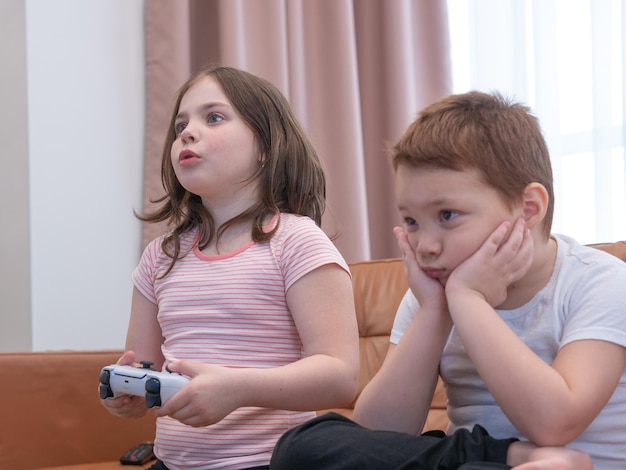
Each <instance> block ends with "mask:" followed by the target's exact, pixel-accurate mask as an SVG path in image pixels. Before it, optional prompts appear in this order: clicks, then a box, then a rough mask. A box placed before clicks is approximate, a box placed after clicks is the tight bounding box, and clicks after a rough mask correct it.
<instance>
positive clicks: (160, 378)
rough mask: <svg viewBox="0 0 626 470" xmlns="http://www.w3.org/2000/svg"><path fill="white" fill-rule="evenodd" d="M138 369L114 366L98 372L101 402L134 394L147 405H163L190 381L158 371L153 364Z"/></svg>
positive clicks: (145, 363)
mask: <svg viewBox="0 0 626 470" xmlns="http://www.w3.org/2000/svg"><path fill="white" fill-rule="evenodd" d="M140 364H141V367H133V366H121V365H119V364H113V365H110V366H106V367H103V368H102V370H101V371H100V387H99V393H100V398H101V399H103V400H104V399H106V398H111V397H119V396H122V395H135V396H141V397H145V399H146V406H147V407H148V408H152V407H154V406H162V405H163V404H164V403H165V402H166V401H167V400H169V399H170V398H171V397H172V395H174V394H175V393H176V392H177V391H178V390H180V389H181V388H182V387H183V386H184V385H185V384H187V383H188V382H189V379H188V378H187V377H185V376H183V375H180V374H177V373H172V372H158V371H156V370H153V369H152V368H151V366H152V364H153V363H152V362H150V361H142V362H141V363H140Z"/></svg>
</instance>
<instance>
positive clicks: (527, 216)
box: [522, 183, 549, 228]
mask: <svg viewBox="0 0 626 470" xmlns="http://www.w3.org/2000/svg"><path fill="white" fill-rule="evenodd" d="M548 201H549V196H548V191H547V190H546V188H545V187H544V186H543V185H542V184H540V183H530V184H529V185H528V186H526V189H524V194H523V196H522V204H523V210H524V220H525V221H526V226H527V227H529V228H530V227H534V226H535V225H539V224H541V222H543V219H544V218H545V216H546V211H547V210H548Z"/></svg>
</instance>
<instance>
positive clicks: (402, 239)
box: [393, 227, 447, 310]
mask: <svg viewBox="0 0 626 470" xmlns="http://www.w3.org/2000/svg"><path fill="white" fill-rule="evenodd" d="M393 233H394V235H395V236H396V240H397V241H398V247H400V251H401V252H402V263H403V264H404V272H405V276H406V279H407V281H408V283H409V287H410V288H411V292H413V295H414V296H415V298H416V299H417V301H418V302H419V304H420V307H421V308H423V307H425V306H432V307H433V308H435V309H437V310H439V309H446V310H447V302H446V296H445V291H444V288H443V286H442V285H441V283H440V282H439V281H437V280H435V279H433V278H431V277H429V276H428V275H427V274H426V273H425V272H424V271H423V270H422V268H420V266H419V264H418V262H417V258H416V256H415V251H413V248H412V247H411V244H410V243H409V241H408V239H407V236H406V233H405V231H404V230H403V229H402V228H401V227H395V228H394V229H393Z"/></svg>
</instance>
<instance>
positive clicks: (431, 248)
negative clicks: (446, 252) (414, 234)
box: [416, 234, 441, 258]
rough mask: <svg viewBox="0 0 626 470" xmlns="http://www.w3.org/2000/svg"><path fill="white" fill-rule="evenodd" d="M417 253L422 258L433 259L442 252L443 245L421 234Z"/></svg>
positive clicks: (433, 238)
mask: <svg viewBox="0 0 626 470" xmlns="http://www.w3.org/2000/svg"><path fill="white" fill-rule="evenodd" d="M416 252H417V254H418V255H419V256H420V257H421V258H432V257H433V256H437V255H439V253H440V252H441V243H439V240H437V239H436V238H435V237H432V236H429V235H427V234H421V235H420V237H419V239H418V241H417V248H416Z"/></svg>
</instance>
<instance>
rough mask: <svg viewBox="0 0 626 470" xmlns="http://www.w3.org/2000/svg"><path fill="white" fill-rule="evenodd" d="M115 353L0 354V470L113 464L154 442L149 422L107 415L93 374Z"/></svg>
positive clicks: (151, 417) (116, 354) (117, 353)
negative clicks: (132, 449) (135, 448)
mask: <svg viewBox="0 0 626 470" xmlns="http://www.w3.org/2000/svg"><path fill="white" fill-rule="evenodd" d="M121 353H122V352H121V351H54V352H25V353H1V354H0V375H1V376H2V388H1V389H0V401H1V403H2V425H1V426H0V469H2V470H5V469H6V470H9V469H10V470H26V469H34V468H40V467H52V466H56V465H70V464H80V463H95V462H104V461H116V460H118V459H119V458H120V457H121V456H122V454H124V452H126V451H127V450H128V449H130V448H131V447H132V446H135V445H138V444H140V443H141V442H143V441H147V440H152V439H154V431H155V418H154V415H153V414H152V413H148V415H146V416H145V417H144V418H141V419H122V418H118V417H115V416H113V415H111V414H110V413H109V412H108V411H107V410H106V409H105V408H104V407H103V406H102V405H101V404H100V399H99V397H98V373H99V372H100V370H101V369H102V367H104V366H108V365H110V364H113V363H115V362H116V361H117V360H118V359H119V357H120V355H121Z"/></svg>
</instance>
